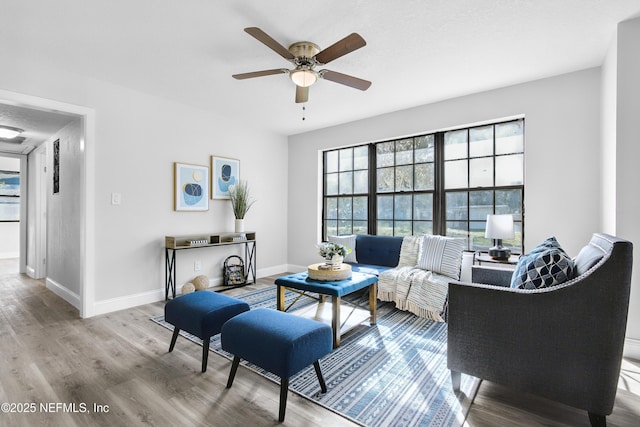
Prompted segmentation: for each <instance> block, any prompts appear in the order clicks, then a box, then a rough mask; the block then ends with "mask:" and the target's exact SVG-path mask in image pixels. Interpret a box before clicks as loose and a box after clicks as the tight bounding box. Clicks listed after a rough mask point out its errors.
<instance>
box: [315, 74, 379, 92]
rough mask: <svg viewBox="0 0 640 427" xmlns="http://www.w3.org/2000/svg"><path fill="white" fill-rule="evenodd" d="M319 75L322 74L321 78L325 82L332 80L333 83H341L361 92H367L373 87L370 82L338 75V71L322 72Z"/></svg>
mask: <svg viewBox="0 0 640 427" xmlns="http://www.w3.org/2000/svg"><path fill="white" fill-rule="evenodd" d="M318 74H320V77H322V78H323V79H325V80H331V81H332V82H336V83H340V84H343V85H346V86H350V87H353V88H356V89H360V90H367V89H369V86H371V82H370V81H368V80H363V79H359V78H357V77H353V76H349V75H347V74H342V73H338V72H336V71H331V70H321V71H320V72H319V73H318Z"/></svg>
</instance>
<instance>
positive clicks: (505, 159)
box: [323, 119, 524, 252]
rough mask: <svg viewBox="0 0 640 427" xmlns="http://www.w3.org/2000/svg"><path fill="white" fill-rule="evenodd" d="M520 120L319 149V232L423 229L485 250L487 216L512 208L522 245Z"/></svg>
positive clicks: (517, 244) (408, 232)
mask: <svg viewBox="0 0 640 427" xmlns="http://www.w3.org/2000/svg"><path fill="white" fill-rule="evenodd" d="M523 200H524V120H523V119H519V120H513V121H508V122H503V123H496V124H490V125H483V126H477V127H470V128H465V129H456V130H451V131H446V132H437V133H433V134H428V135H420V136H415V137H411V138H402V139H397V140H392V141H384V142H378V143H372V144H367V145H362V146H356V147H349V148H343V149H339V150H330V151H326V152H324V209H323V233H324V234H323V235H324V237H325V238H326V237H327V236H328V235H334V234H378V235H394V236H406V235H416V234H421V233H431V234H440V235H448V236H459V237H464V238H466V239H468V246H469V249H475V250H477V249H480V250H482V249H486V248H488V247H490V246H492V242H491V241H489V240H488V239H485V237H484V230H485V222H486V217H487V214H491V213H498V214H502V213H510V214H512V215H513V217H514V224H515V238H514V239H513V240H510V241H505V242H504V244H506V245H508V246H511V247H513V248H514V250H515V251H516V252H517V251H518V249H521V248H522V241H523V236H522V230H523V229H524V227H523V221H524V215H523Z"/></svg>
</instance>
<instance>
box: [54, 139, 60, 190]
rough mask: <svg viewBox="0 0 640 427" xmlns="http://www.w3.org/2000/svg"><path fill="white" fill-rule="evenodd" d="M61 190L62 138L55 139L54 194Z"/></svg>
mask: <svg viewBox="0 0 640 427" xmlns="http://www.w3.org/2000/svg"><path fill="white" fill-rule="evenodd" d="M59 192H60V139H56V140H55V141H53V194H58V193H59Z"/></svg>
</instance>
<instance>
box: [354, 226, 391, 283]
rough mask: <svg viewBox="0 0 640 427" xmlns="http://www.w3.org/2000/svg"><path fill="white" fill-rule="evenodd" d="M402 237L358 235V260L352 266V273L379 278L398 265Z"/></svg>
mask: <svg viewBox="0 0 640 427" xmlns="http://www.w3.org/2000/svg"><path fill="white" fill-rule="evenodd" d="M402 239H403V237H402V236H372V235H368V234H358V235H357V236H356V248H355V253H356V260H357V261H358V262H357V263H349V264H351V270H352V271H358V272H360V273H369V274H375V275H376V276H379V275H380V273H382V272H383V271H385V270H390V269H392V268H394V267H396V266H397V265H398V262H399V260H400V248H401V247H402Z"/></svg>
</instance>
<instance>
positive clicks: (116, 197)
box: [111, 193, 122, 205]
mask: <svg viewBox="0 0 640 427" xmlns="http://www.w3.org/2000/svg"><path fill="white" fill-rule="evenodd" d="M120 202H122V196H121V195H120V193H111V204H112V205H119V204H120Z"/></svg>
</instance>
